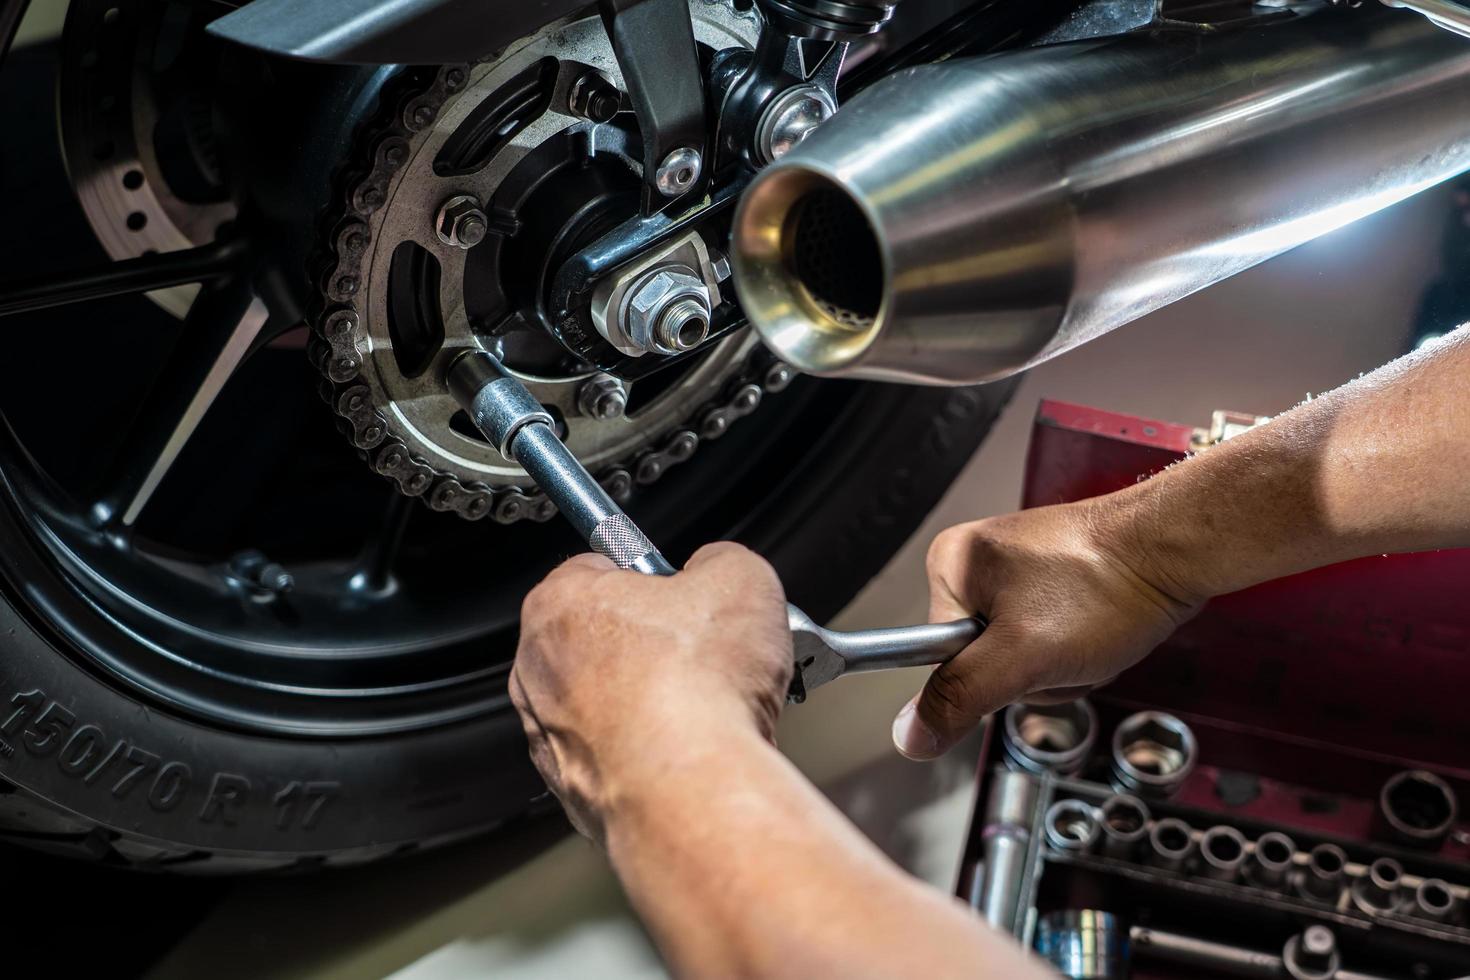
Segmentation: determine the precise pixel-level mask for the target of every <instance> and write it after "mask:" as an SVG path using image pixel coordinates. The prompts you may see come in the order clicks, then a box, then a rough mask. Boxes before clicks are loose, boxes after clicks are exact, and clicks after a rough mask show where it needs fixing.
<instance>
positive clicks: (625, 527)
mask: <svg viewBox="0 0 1470 980" xmlns="http://www.w3.org/2000/svg"><path fill="white" fill-rule="evenodd" d="M587 543H588V544H590V545H591V546H592V550H593V551H595V552H597V553H598V554H600V555H606V556H607V557H608V558H611V559H612V561H613V564H615V565H617V566H618V567H619V568H636V567H637V566H638V565H639V564H640V562H641V560H642V559H644V558H646V557H647V556H648V554H649V553H650V552H652V551H654V550H655V549H654V547H653V542H652V541H649V540H648V537H647V535H645V534H644V533H643V532H642V531H641V530H639V528H638V525H636V524H634V523H633V521H632V520H631V519H630V518H629V517H628V516H627V515H626V514H613V515H612V516H611V517H609V518H607V519H606V520H604V521H602V522H601V523H599V524H598V525H597V526H596V527H595V528H593V529H592V534H591V535H590V536H589V537H588V539H587Z"/></svg>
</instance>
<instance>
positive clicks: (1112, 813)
mask: <svg viewBox="0 0 1470 980" xmlns="http://www.w3.org/2000/svg"><path fill="white" fill-rule="evenodd" d="M1149 817H1150V814H1149V812H1148V807H1147V806H1146V805H1145V804H1144V802H1143V801H1142V800H1140V799H1139V798H1138V797H1136V796H1128V795H1127V794H1125V793H1119V794H1117V795H1116V796H1110V797H1108V798H1107V799H1106V800H1104V801H1103V805H1102V807H1101V808H1100V809H1099V819H1098V823H1099V824H1100V825H1101V827H1102V852H1103V854H1105V855H1107V856H1108V857H1112V858H1119V859H1121V860H1124V861H1131V860H1134V859H1135V858H1137V857H1138V854H1139V852H1140V851H1141V850H1143V846H1144V840H1145V839H1147V837H1148V821H1149Z"/></svg>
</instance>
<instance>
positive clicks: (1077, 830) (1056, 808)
mask: <svg viewBox="0 0 1470 980" xmlns="http://www.w3.org/2000/svg"><path fill="white" fill-rule="evenodd" d="M1042 823H1043V825H1044V827H1045V829H1046V841H1047V843H1048V844H1050V845H1051V846H1052V847H1054V848H1056V849H1057V850H1059V851H1068V852H1072V853H1086V852H1087V851H1090V850H1092V849H1093V847H1095V846H1096V845H1097V838H1098V834H1099V833H1100V831H1099V829H1098V825H1097V811H1096V810H1095V809H1093V807H1092V804H1090V803H1086V802H1084V801H1082V800H1057V801H1056V802H1055V803H1053V804H1052V805H1051V806H1050V807H1049V808H1048V809H1047V811H1046V819H1045V820H1044V821H1043V822H1042Z"/></svg>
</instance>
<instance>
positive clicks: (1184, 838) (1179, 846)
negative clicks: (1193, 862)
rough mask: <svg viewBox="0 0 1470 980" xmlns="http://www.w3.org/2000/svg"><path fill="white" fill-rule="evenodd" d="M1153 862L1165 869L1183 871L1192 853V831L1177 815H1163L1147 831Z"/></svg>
mask: <svg viewBox="0 0 1470 980" xmlns="http://www.w3.org/2000/svg"><path fill="white" fill-rule="evenodd" d="M1148 845H1149V851H1150V854H1151V857H1152V861H1153V864H1154V865H1155V866H1156V867H1159V868H1162V869H1164V870H1165V871H1183V870H1184V865H1185V864H1186V862H1188V861H1189V858H1190V856H1191V855H1193V854H1194V833H1193V831H1192V830H1191V829H1190V826H1189V824H1187V823H1185V822H1184V821H1183V820H1180V819H1179V818H1178V817H1165V818H1164V819H1162V820H1160V821H1159V822H1157V823H1155V824H1154V825H1153V828H1152V829H1150V830H1149V832H1148Z"/></svg>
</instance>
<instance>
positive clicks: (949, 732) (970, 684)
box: [893, 623, 1027, 762]
mask: <svg viewBox="0 0 1470 980" xmlns="http://www.w3.org/2000/svg"><path fill="white" fill-rule="evenodd" d="M1016 646H1017V645H1016V644H1015V643H1014V642H1013V641H1012V640H1011V639H1009V638H1008V637H1006V635H1005V630H1004V629H1003V628H998V627H997V626H996V624H994V623H992V624H991V625H990V627H989V628H988V629H987V630H986V631H985V632H984V633H982V634H981V635H980V638H979V639H977V640H976V641H975V642H974V643H972V644H970V645H969V646H968V647H966V648H965V649H964V650H962V651H961V652H960V654H959V656H957V657H955V658H954V659H953V660H951V661H950V662H949V663H947V664H941V665H940V666H939V667H938V668H937V669H936V670H935V671H934V672H933V673H932V674H930V675H929V680H928V681H927V682H926V683H925V684H924V689H923V690H921V691H920V692H919V694H918V696H917V697H915V698H914V699H913V700H912V701H910V702H909V703H908V704H906V705H904V706H903V708H902V709H901V710H900V711H899V713H898V716H897V717H896V718H894V720H893V744H894V747H895V748H897V749H898V751H899V753H900V754H902V755H904V756H906V757H907V758H910V759H914V760H916V761H920V762H923V761H927V760H929V759H937V758H939V757H940V756H941V755H943V754H944V753H946V752H948V751H949V750H950V749H951V748H953V747H954V745H955V743H957V742H958V741H960V739H962V738H964V737H965V736H966V735H968V734H969V733H970V732H971V731H973V730H974V729H975V727H976V726H977V725H979V724H980V721H981V720H982V719H983V718H984V717H985V716H986V715H988V714H990V713H991V712H992V711H995V710H996V709H998V708H1001V707H1004V706H1005V705H1007V704H1009V703H1010V702H1011V701H1013V700H1015V699H1016V698H1018V697H1022V696H1024V695H1025V694H1026V684H1027V679H1026V677H1025V675H1024V673H1023V671H1022V670H1021V662H1020V660H1019V659H1018V658H1016V657H1015V656H1014V655H1013V653H1012V652H1011V651H1014V650H1015V649H1016Z"/></svg>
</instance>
